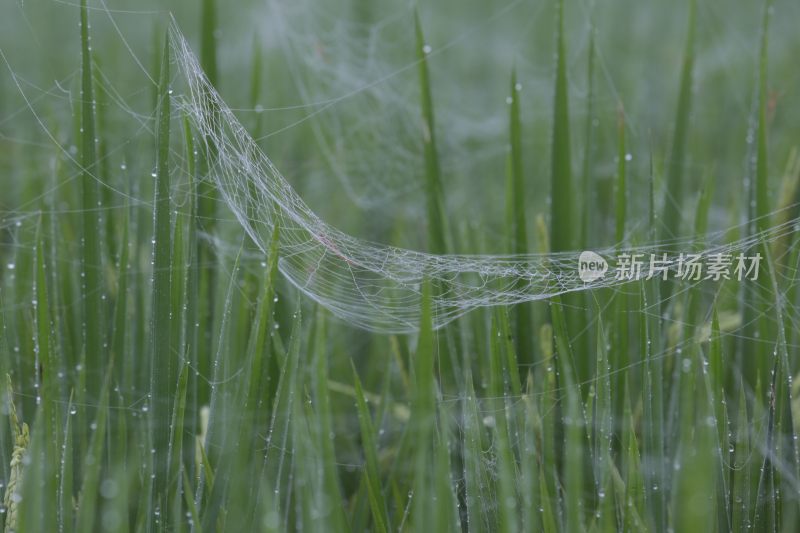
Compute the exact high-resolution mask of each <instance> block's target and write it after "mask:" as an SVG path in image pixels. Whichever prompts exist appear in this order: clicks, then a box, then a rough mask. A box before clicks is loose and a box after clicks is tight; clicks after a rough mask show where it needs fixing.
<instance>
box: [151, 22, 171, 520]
mask: <svg viewBox="0 0 800 533" xmlns="http://www.w3.org/2000/svg"><path fill="white" fill-rule="evenodd" d="M169 48H170V45H169V35H168V34H167V35H166V37H165V44H164V55H163V59H162V61H161V77H160V79H159V102H158V113H157V123H158V126H157V132H156V152H157V159H156V176H155V178H156V183H155V214H154V217H155V218H154V238H153V247H154V250H153V293H152V306H153V311H152V323H151V326H150V336H151V337H150V338H151V346H150V348H151V354H152V355H151V357H152V359H151V368H150V373H151V387H152V396H153V402H152V406H151V408H150V415H151V418H150V424H151V431H152V432H153V447H154V448H155V450H156V453H155V457H154V458H153V459H154V461H155V464H154V472H155V479H154V491H155V492H154V497H155V506H156V508H157V509H160V510H161V512H164V513H166V509H167V505H166V499H165V498H166V479H167V474H168V470H167V464H168V461H169V455H168V448H169V431H167V428H169V424H170V419H171V414H170V410H171V405H170V402H169V401H168V399H169V398H171V397H172V390H173V388H174V386H175V383H176V379H173V378H174V377H177V360H176V358H175V354H173V353H172V351H171V348H172V340H171V336H172V317H171V310H172V307H171V297H172V289H171V276H172V257H171V254H172V244H171V242H172V235H171V222H170V171H169V129H170V95H169V80H170V77H169Z"/></svg>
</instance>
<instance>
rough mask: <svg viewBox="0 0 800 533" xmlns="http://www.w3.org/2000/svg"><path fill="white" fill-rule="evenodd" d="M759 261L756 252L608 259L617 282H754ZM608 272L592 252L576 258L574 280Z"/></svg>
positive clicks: (593, 278) (626, 255)
mask: <svg viewBox="0 0 800 533" xmlns="http://www.w3.org/2000/svg"><path fill="white" fill-rule="evenodd" d="M648 256H649V257H648ZM761 259H762V258H761V254H760V253H756V254H754V255H752V256H750V255H745V254H744V253H740V254H738V255H733V254H725V253H714V254H707V255H705V254H699V253H696V254H684V253H681V254H679V255H675V256H671V257H670V256H669V255H668V254H666V253H662V254H658V255H657V254H644V253H619V254H618V255H617V257H616V258H612V264H613V277H614V279H616V280H621V281H628V280H641V279H645V280H649V279H653V278H660V279H663V280H667V279H675V280H682V281H703V280H711V281H722V280H737V281H742V280H757V279H758V272H759V267H760V266H761ZM608 270H609V265H608V261H606V260H605V259H604V258H603V257H602V256H601V255H599V254H598V253H596V252H592V251H589V250H587V251H584V252H581V255H580V256H579V257H578V277H579V278H580V279H581V281H583V282H585V283H590V282H592V281H597V280H599V279H602V278H603V277H604V276H605V275H606V272H607V271H608Z"/></svg>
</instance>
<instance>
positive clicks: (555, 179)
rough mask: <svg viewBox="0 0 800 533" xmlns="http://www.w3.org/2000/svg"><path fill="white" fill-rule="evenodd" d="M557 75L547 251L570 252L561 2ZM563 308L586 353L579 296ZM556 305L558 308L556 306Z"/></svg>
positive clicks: (584, 372) (579, 366)
mask: <svg viewBox="0 0 800 533" xmlns="http://www.w3.org/2000/svg"><path fill="white" fill-rule="evenodd" d="M556 16H557V18H556V75H555V86H554V94H553V129H552V153H551V202H550V242H549V245H550V249H551V250H552V251H553V252H565V251H572V250H574V249H575V245H576V235H575V231H574V228H575V218H574V216H575V205H574V202H575V195H574V191H573V183H572V156H571V148H570V143H571V141H570V126H569V85H568V81H567V57H566V53H567V52H566V45H565V37H564V0H558V2H557V3H556ZM561 301H563V304H564V305H565V308H564V315H565V317H564V320H565V323H564V327H565V334H566V333H568V332H571V333H572V334H573V335H572V337H571V341H570V342H571V344H572V346H573V348H574V349H575V351H576V353H581V354H583V353H588V346H587V342H586V335H585V332H586V315H585V311H584V309H583V308H582V304H583V298H582V297H581V296H580V295H575V294H566V295H564V297H563V298H562V299H561ZM558 305H561V303H559V304H558ZM575 372H576V376H577V381H578V382H582V381H584V380H585V379H588V377H589V365H588V357H586V358H581V360H580V361H578V362H577V363H576V365H575Z"/></svg>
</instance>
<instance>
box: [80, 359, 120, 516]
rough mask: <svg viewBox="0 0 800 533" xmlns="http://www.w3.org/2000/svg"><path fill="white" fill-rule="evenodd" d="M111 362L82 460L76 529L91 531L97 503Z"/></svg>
mask: <svg viewBox="0 0 800 533" xmlns="http://www.w3.org/2000/svg"><path fill="white" fill-rule="evenodd" d="M111 363H113V361H112V362H111ZM111 370H112V364H109V367H108V370H107V371H106V376H105V378H104V379H103V385H102V388H101V391H100V401H99V402H98V404H97V411H96V413H97V417H96V418H95V421H94V422H93V423H92V426H91V427H92V437H91V440H90V442H89V448H88V450H87V452H86V458H85V459H84V461H83V484H82V485H81V494H80V499H79V501H78V506H77V516H76V520H77V522H76V523H77V527H76V529H77V531H93V530H94V529H93V528H94V523H95V518H96V514H97V513H96V510H97V503H98V501H97V500H98V498H97V497H98V496H99V494H98V492H99V491H98V489H99V488H100V476H101V473H102V469H103V451H104V449H105V444H106V439H107V434H106V423H107V420H108V400H109V389H110V387H111Z"/></svg>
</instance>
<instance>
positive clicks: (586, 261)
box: [578, 250, 608, 283]
mask: <svg viewBox="0 0 800 533" xmlns="http://www.w3.org/2000/svg"><path fill="white" fill-rule="evenodd" d="M606 271H608V262H607V261H606V260H605V259H603V258H602V257H601V256H600V255H598V254H596V253H595V252H592V251H589V250H586V251H585V252H581V255H580V256H579V257H578V277H579V278H581V281H583V282H585V283H590V282H592V281H595V280H598V279H600V278H602V277H603V276H605V274H606Z"/></svg>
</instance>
